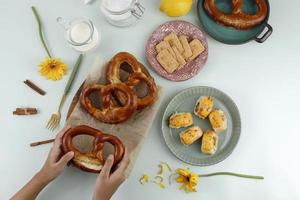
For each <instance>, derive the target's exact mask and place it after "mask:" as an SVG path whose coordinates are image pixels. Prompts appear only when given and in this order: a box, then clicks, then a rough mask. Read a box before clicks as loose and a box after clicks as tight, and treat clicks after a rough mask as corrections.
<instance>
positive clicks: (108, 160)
mask: <svg viewBox="0 0 300 200" xmlns="http://www.w3.org/2000/svg"><path fill="white" fill-rule="evenodd" d="M113 163H114V156H113V155H112V154H110V155H109V156H108V157H107V158H106V161H105V163H104V166H103V167H102V169H101V172H100V175H99V176H100V177H109V174H110V170H111V168H112V166H113Z"/></svg>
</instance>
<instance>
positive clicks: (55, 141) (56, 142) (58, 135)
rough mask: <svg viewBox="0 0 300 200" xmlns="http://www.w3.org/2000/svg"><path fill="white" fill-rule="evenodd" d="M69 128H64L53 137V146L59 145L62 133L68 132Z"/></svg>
mask: <svg viewBox="0 0 300 200" xmlns="http://www.w3.org/2000/svg"><path fill="white" fill-rule="evenodd" d="M70 128H71V127H70V126H65V127H64V128H63V129H62V130H60V131H59V132H58V133H57V135H56V137H55V140H54V145H57V144H60V143H61V140H62V137H63V135H64V133H65V132H66V131H67V130H69V129H70Z"/></svg>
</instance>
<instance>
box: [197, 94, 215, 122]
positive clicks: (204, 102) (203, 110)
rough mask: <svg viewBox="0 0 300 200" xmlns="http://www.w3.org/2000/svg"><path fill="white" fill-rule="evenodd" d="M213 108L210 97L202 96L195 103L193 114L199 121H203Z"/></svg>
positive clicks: (212, 101)
mask: <svg viewBox="0 0 300 200" xmlns="http://www.w3.org/2000/svg"><path fill="white" fill-rule="evenodd" d="M213 106H214V100H213V99H212V97H210V96H202V97H200V98H199V99H198V100H197V102H196V106H195V109H194V113H195V115H197V116H198V117H200V118H201V119H205V118H206V117H207V116H208V115H209V113H210V112H211V111H212V109H213Z"/></svg>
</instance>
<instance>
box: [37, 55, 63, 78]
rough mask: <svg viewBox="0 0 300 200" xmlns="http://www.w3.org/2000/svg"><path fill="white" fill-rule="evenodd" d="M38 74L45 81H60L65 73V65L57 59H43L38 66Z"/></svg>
mask: <svg viewBox="0 0 300 200" xmlns="http://www.w3.org/2000/svg"><path fill="white" fill-rule="evenodd" d="M39 67H40V69H39V73H40V74H41V75H42V76H44V77H45V78H46V79H50V80H54V81H57V80H60V79H62V77H63V75H65V74H66V72H67V65H66V64H64V63H63V62H61V60H60V59H58V58H49V57H47V58H45V59H44V60H43V62H42V63H41V64H40V65H39Z"/></svg>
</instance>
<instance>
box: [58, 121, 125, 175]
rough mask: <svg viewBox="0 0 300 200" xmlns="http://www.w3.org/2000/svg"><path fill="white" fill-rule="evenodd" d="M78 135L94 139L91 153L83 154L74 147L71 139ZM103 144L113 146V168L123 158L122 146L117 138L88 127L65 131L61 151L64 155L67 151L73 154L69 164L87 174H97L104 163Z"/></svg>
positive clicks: (82, 126)
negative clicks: (107, 143)
mask: <svg viewBox="0 0 300 200" xmlns="http://www.w3.org/2000/svg"><path fill="white" fill-rule="evenodd" d="M78 135H89V136H92V137H94V141H93V149H92V151H91V152H88V153H83V152H81V151H79V150H78V149H77V148H76V147H74V145H73V138H74V137H76V136H78ZM105 142H109V143H111V144H112V145H113V146H114V163H113V167H114V166H116V165H117V164H118V163H119V162H120V161H121V160H122V158H123V154H124V145H123V144H122V142H121V141H120V139H119V138H118V137H116V136H113V135H110V134H105V133H103V132H101V131H99V130H97V129H94V128H91V127H89V126H84V125H81V126H77V127H73V128H71V129H69V130H67V131H66V132H65V134H64V135H63V138H62V149H63V151H64V153H67V152H69V151H73V152H74V158H73V159H72V161H71V162H72V163H73V164H74V165H75V166H76V167H78V168H80V169H82V170H84V171H87V172H94V173H99V172H100V171H101V169H102V166H103V164H104V162H105V160H104V158H103V147H104V143H105Z"/></svg>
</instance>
